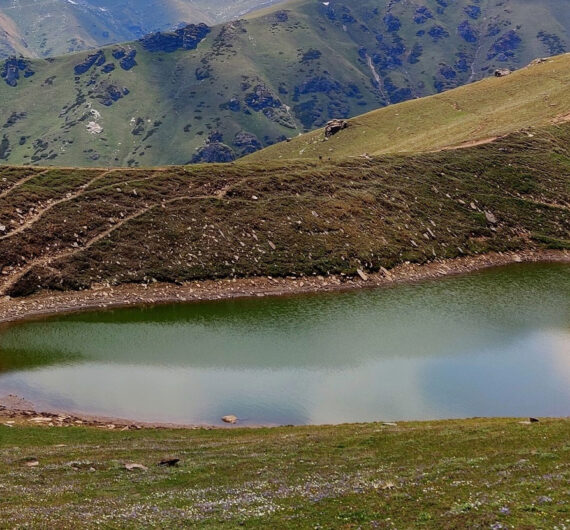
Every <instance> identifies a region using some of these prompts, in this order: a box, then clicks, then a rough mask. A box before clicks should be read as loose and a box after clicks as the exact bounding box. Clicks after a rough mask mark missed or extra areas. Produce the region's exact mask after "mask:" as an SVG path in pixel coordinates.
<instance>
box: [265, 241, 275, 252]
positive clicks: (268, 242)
mask: <svg viewBox="0 0 570 530" xmlns="http://www.w3.org/2000/svg"><path fill="white" fill-rule="evenodd" d="M267 244H268V245H269V246H270V247H271V248H272V249H273V250H275V249H276V248H277V247H276V246H275V243H273V241H269V240H268V241H267Z"/></svg>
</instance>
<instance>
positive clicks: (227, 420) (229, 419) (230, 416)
mask: <svg viewBox="0 0 570 530" xmlns="http://www.w3.org/2000/svg"><path fill="white" fill-rule="evenodd" d="M222 421H223V422H224V423H230V424H232V425H235V424H236V423H237V422H238V419H237V416H234V415H233V414H228V415H227V416H222Z"/></svg>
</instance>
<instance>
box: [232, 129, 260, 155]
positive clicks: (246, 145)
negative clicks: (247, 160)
mask: <svg viewBox="0 0 570 530" xmlns="http://www.w3.org/2000/svg"><path fill="white" fill-rule="evenodd" d="M234 145H235V146H236V147H237V148H239V149H240V152H241V155H242V156H245V155H248V154H250V153H254V152H255V151H257V150H259V149H261V148H262V145H261V142H260V141H259V140H258V138H257V136H255V134H252V133H249V132H246V131H240V132H238V133H237V134H236V135H235V137H234Z"/></svg>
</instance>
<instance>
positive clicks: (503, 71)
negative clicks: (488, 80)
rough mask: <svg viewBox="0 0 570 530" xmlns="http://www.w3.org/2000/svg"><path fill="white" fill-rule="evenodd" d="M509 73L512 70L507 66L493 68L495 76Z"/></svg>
mask: <svg viewBox="0 0 570 530" xmlns="http://www.w3.org/2000/svg"><path fill="white" fill-rule="evenodd" d="M511 73H512V72H511V71H510V70H509V69H508V68H497V69H496V70H495V77H505V76H507V75H510V74H511Z"/></svg>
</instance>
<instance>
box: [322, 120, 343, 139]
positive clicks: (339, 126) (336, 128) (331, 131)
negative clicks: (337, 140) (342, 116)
mask: <svg viewBox="0 0 570 530" xmlns="http://www.w3.org/2000/svg"><path fill="white" fill-rule="evenodd" d="M347 127H348V121H346V120H331V121H329V122H328V123H327V124H326V126H325V138H330V137H331V136H334V135H335V134H337V133H338V132H340V131H342V130H343V129H346V128H347Z"/></svg>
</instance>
